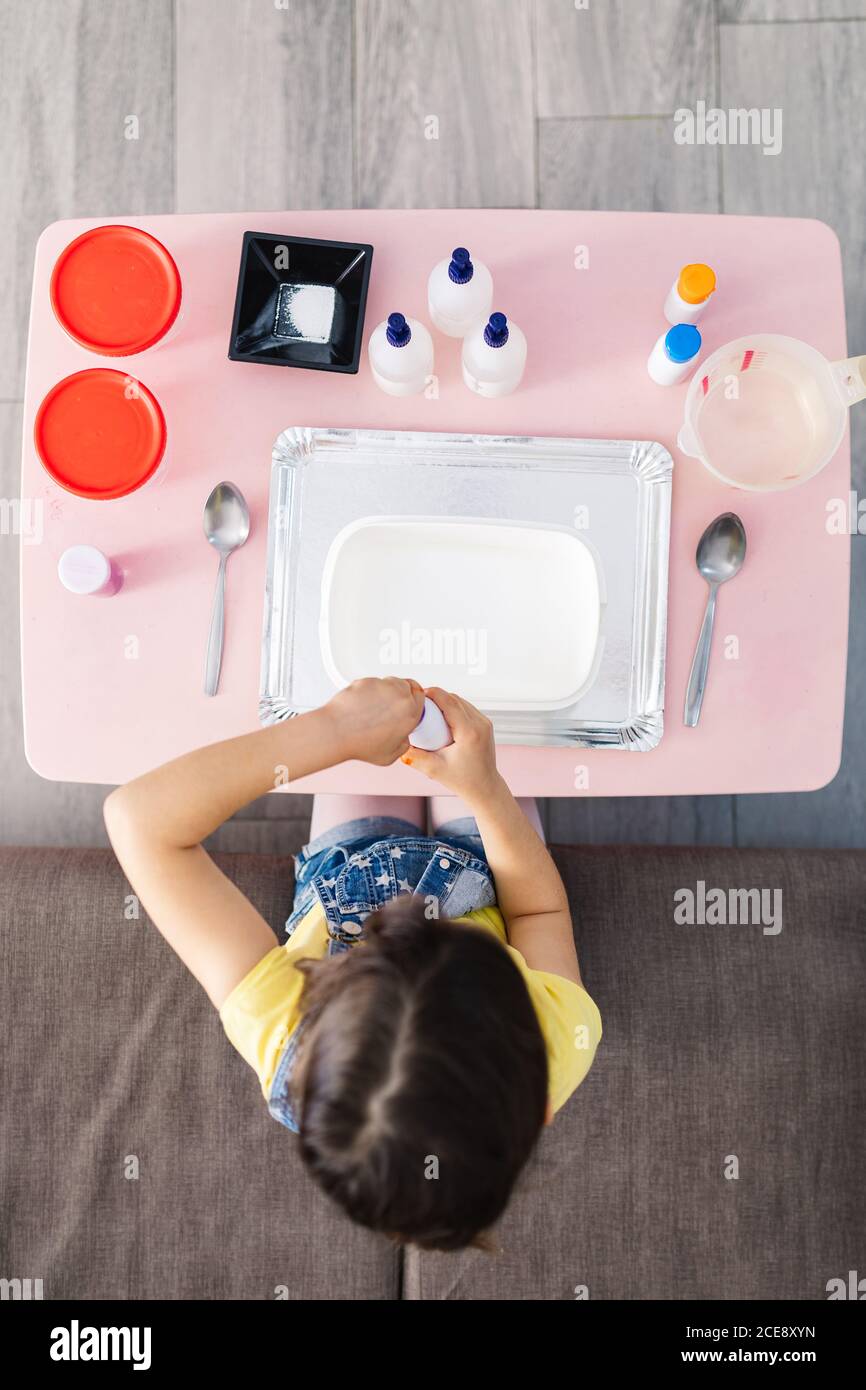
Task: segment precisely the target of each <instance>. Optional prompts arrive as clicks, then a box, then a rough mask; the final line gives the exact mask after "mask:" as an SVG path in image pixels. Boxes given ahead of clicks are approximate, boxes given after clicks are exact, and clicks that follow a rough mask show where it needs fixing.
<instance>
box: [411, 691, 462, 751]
mask: <svg viewBox="0 0 866 1390" xmlns="http://www.w3.org/2000/svg"><path fill="white" fill-rule="evenodd" d="M409 742H410V743H411V745H412V747H413V748H425V749H426V750H427V751H428V752H430V753H437V752H438V751H439V749H440V748H447V747H448V744H449V743H453V742H454V740H453V738H452V737H451V730H450V729H449V728H448V725H447V723H446V722H445V715H444V714H443V713H442V711H441V709H440V708H439V706H438V705H437V704H436V703H435V701H433V700H431V699H430V697H429V696H427V697H426V698H425V700H424V713H423V714H422V715H421V718H420V719H419V721H418V723H417V724H416V725H415V728H414V729H413V730H412V732H411V734H410V735H409Z"/></svg>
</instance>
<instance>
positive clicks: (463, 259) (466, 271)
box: [448, 246, 475, 285]
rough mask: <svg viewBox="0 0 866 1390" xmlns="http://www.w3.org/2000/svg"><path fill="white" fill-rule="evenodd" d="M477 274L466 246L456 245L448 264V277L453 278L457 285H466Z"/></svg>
mask: <svg viewBox="0 0 866 1390" xmlns="http://www.w3.org/2000/svg"><path fill="white" fill-rule="evenodd" d="M474 274H475V267H474V265H473V264H472V261H471V259H470V256H469V252H468V251H467V250H466V247H465V246H455V247H454V250H453V251H452V252H451V263H450V265H449V266H448V277H449V279H451V280H453V281H454V283H455V285H466V284H468V283H469V281H470V280H471V279H472V276H473V275H474Z"/></svg>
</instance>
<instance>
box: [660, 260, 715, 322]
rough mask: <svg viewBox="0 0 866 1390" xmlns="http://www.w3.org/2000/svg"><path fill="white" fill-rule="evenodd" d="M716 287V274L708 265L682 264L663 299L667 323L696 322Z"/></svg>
mask: <svg viewBox="0 0 866 1390" xmlns="http://www.w3.org/2000/svg"><path fill="white" fill-rule="evenodd" d="M715 288H716V275H715V271H714V270H713V269H712V267H711V266H708V265H701V264H695V265H684V266H683V268H682V270H681V271H680V273H679V275H678V276H677V278H676V280H675V281H674V283H673V284H672V285H671V288H670V292H669V294H668V297H667V299H666V300H665V318H666V319H667V321H668V323H697V321H698V319H699V318H700V317H701V314H702V313H703V312H704V310H705V309H706V307H707V305H708V304H709V302H710V295H711V294H712V293H713V291H714V290H715Z"/></svg>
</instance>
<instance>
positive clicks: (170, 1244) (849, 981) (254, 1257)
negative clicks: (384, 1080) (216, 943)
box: [0, 848, 866, 1299]
mask: <svg viewBox="0 0 866 1390" xmlns="http://www.w3.org/2000/svg"><path fill="white" fill-rule="evenodd" d="M554 853H555V856H556V859H557V863H558V865H559V868H560V870H561V872H562V874H563V877H564V879H565V882H566V884H567V887H568V891H569V894H570V897H571V901H572V904H573V908H574V916H575V922H576V931H577V939H578V948H579V951H580V957H581V962H582V965H583V969H584V974H585V977H586V982H587V985H588V987H589V989H590V991H591V992H592V994H593V995H594V997H595V998H596V1000H597V1001H598V1004H599V1006H600V1008H601V1012H602V1016H603V1019H604V1027H605V1036H604V1040H603V1042H602V1046H601V1048H600V1050H599V1053H598V1057H597V1059H596V1063H595V1066H594V1068H593V1070H592V1072H591V1073H590V1076H589V1077H588V1079H587V1081H586V1082H585V1083H584V1085H583V1086H582V1087H581V1088H580V1090H579V1091H578V1092H577V1094H576V1095H575V1096H574V1098H573V1099H572V1101H571V1102H570V1103H569V1105H568V1106H567V1107H566V1109H565V1110H564V1111H563V1112H562V1113H561V1114H560V1116H559V1118H558V1119H557V1121H556V1122H555V1124H554V1125H553V1126H552V1127H551V1128H550V1129H549V1130H548V1131H547V1132H546V1134H545V1135H544V1138H543V1140H542V1142H541V1144H540V1146H539V1149H538V1152H537V1154H536V1157H535V1160H534V1162H533V1163H532V1165H531V1169H530V1171H528V1172H527V1173H526V1174H525V1177H524V1180H523V1183H522V1187H521V1190H520V1192H519V1193H518V1194H517V1195H516V1196H515V1198H514V1201H513V1203H512V1205H511V1207H510V1210H509V1211H508V1213H507V1215H506V1217H505V1219H504V1220H503V1222H502V1224H501V1227H500V1228H499V1230H498V1232H497V1239H498V1242H499V1244H500V1246H501V1250H500V1252H499V1253H497V1254H493V1255H491V1254H483V1253H479V1252H475V1251H470V1252H466V1253H461V1254H458V1255H447V1256H446V1255H428V1254H419V1253H418V1252H417V1251H413V1250H407V1251H400V1250H398V1249H396V1248H394V1247H393V1246H392V1245H390V1244H389V1243H388V1242H387V1241H385V1240H382V1239H379V1238H377V1237H375V1236H372V1235H369V1234H367V1233H366V1232H364V1231H362V1230H359V1229H357V1228H354V1227H352V1226H351V1225H350V1224H349V1223H348V1222H347V1221H346V1220H345V1219H344V1218H343V1217H342V1215H341V1214H340V1213H339V1212H338V1211H337V1210H335V1209H332V1208H331V1206H330V1204H329V1202H328V1200H327V1199H326V1198H325V1197H324V1196H323V1195H322V1194H320V1193H319V1191H318V1190H317V1189H316V1187H315V1186H314V1185H313V1184H312V1182H311V1181H310V1180H309V1179H308V1178H307V1177H306V1175H305V1173H304V1171H303V1169H302V1167H301V1165H300V1163H299V1161H298V1158H297V1155H296V1153H295V1149H294V1142H295V1141H294V1140H293V1139H292V1137H291V1136H290V1135H289V1134H288V1133H287V1132H286V1131H285V1130H283V1129H282V1128H281V1127H280V1126H278V1125H277V1124H275V1123H274V1122H273V1121H272V1120H271V1119H270V1118H269V1117H268V1115H267V1112H266V1109H265V1106H264V1104H263V1102H262V1099H261V1096H260V1094H259V1093H258V1088H257V1084H256V1081H255V1078H254V1076H253V1074H252V1072H251V1071H250V1070H249V1069H248V1068H247V1067H246V1065H245V1063H244V1062H243V1061H242V1060H241V1059H240V1057H238V1056H237V1055H236V1054H235V1053H234V1052H233V1050H232V1049H231V1047H230V1046H229V1044H228V1043H227V1041H226V1040H225V1038H224V1036H223V1034H222V1031H221V1028H220V1024H219V1020H218V1018H217V1016H216V1014H215V1013H214V1011H213V1010H212V1009H211V1008H210V1006H209V1004H208V1003H207V1000H206V999H205V997H204V995H203V993H202V992H201V990H200V989H199V987H198V986H197V985H196V984H195V983H194V982H193V981H192V980H191V979H190V978H189V977H188V976H187V975H186V973H185V972H184V970H183V968H182V967H181V965H180V964H179V963H178V962H177V961H176V960H175V959H174V957H173V956H172V954H171V952H170V951H169V950H168V948H167V947H166V946H165V945H164V943H163V942H162V940H161V938H160V937H159V936H158V935H157V933H156V932H155V931H154V930H153V929H152V928H151V927H150V925H149V924H148V923H146V922H145V921H143V920H141V921H136V920H134V919H129V918H128V917H127V916H126V915H125V907H126V901H125V895H126V894H127V893H128V892H129V888H128V886H127V885H126V883H125V881H124V878H123V875H122V874H121V873H120V871H119V869H118V867H117V865H116V863H115V861H114V859H113V857H112V856H111V855H110V854H109V853H108V852H105V851H101V850H92V851H82V850H60V849H57V850H38V849H6V850H0V879H2V889H0V913H2V951H3V962H2V972H0V978H2V991H3V999H2V1013H3V1020H4V1046H3V1077H2V1091H0V1098H2V1145H0V1147H2V1153H0V1189H2V1215H0V1277H3V1278H7V1279H12V1278H18V1279H28V1278H29V1279H31V1280H32V1279H42V1281H43V1292H44V1297H45V1298H47V1299H48V1298H73V1299H95V1298H109V1299H111V1298H115V1299H126V1298H136V1299H139V1298H177V1299H194V1298H205V1299H216V1298H232V1299H270V1298H274V1297H275V1296H276V1293H275V1291H279V1292H280V1293H281V1294H282V1296H288V1297H289V1298H293V1299H304V1298H315V1299H338V1298H352V1299H356V1298H357V1299H397V1298H410V1299H419V1298H426V1299H431V1298H432V1299H445V1298H452V1299H572V1298H574V1297H575V1289H576V1288H578V1287H579V1286H586V1287H587V1289H588V1292H589V1296H590V1297H591V1298H594V1299H604V1298H613V1299H648V1298H666V1299H687V1298H699V1299H715V1298H730V1297H740V1298H747V1299H756V1298H770V1299H794V1298H806V1299H822V1298H826V1284H827V1281H828V1280H829V1279H831V1278H836V1277H842V1278H847V1274H848V1271H849V1270H853V1269H859V1270H861V1271H862V1272H866V1242H864V1225H866V1222H864V1209H863V1206H864V1204H863V1201H862V1191H863V1174H864V1171H866V1152H864V1150H866V1135H864V1114H866V1106H864V1100H866V1080H864V1078H866V1029H864V996H866V988H864V986H866V907H864V903H866V853H859V852H826V851H822V852H782V851H763V852H756V851H749V852H740V851H732V850H707V849H701V850H699V851H698V850H692V849H673V850H671V849H659V848H652V849H632V848H612V849H596V848H593V849H582V848H559V849H555V850H554ZM221 863H222V865H223V867H224V868H225V869H226V871H227V872H228V873H229V874H230V875H231V876H232V877H233V878H234V879H235V880H236V882H237V883H238V884H239V885H240V887H241V888H242V889H243V891H244V892H246V893H248V894H249V895H250V897H251V898H252V899H253V900H254V901H255V902H256V904H257V905H258V907H259V909H260V910H261V911H262V912H263V913H264V914H265V916H266V917H267V919H268V920H269V921H271V922H272V923H274V924H275V926H278V925H279V924H280V923H281V922H282V921H283V920H284V919H285V917H286V915H287V912H288V910H289V904H290V901H291V894H292V876H291V860H290V859H289V858H286V859H281V858H272V857H266V856H255V855H230V856H222V857H221ZM698 880H703V881H705V882H706V883H707V884H708V885H711V886H718V887H723V888H726V889H727V888H741V887H753V886H756V887H763V888H770V889H776V888H779V889H781V890H782V892H783V909H784V924H783V928H782V931H781V932H779V933H778V934H777V935H768V934H765V933H764V932H763V931H762V929H761V927H760V925H756V926H749V925H741V926H726V927H721V926H685V925H682V926H680V925H677V924H676V923H675V922H674V894H675V892H676V890H677V889H679V888H683V887H692V888H694V887H695V885H696V883H697V881H698ZM729 1156H735V1158H736V1161H737V1162H738V1165H739V1176H738V1178H737V1179H735V1180H733V1179H730V1178H727V1177H726V1176H725V1166H726V1164H728V1166H729V1168H730V1166H731V1164H732V1160H731V1158H730V1157H729Z"/></svg>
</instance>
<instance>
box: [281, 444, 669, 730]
mask: <svg viewBox="0 0 866 1390" xmlns="http://www.w3.org/2000/svg"><path fill="white" fill-rule="evenodd" d="M672 473H673V461H672V459H671V456H670V454H669V453H668V451H667V450H666V449H665V448H663V447H662V445H661V444H656V443H652V442H648V441H645V440H598V439H545V438H540V437H533V436H503V437H499V436H495V435H477V434H425V433H409V432H401V431H398V430H343V429H319V428H313V427H302V426H296V427H293V428H290V429H287V430H284V431H283V433H282V434H281V435H280V436H279V438H278V439H277V441H276V443H275V445H274V452H273V463H272V471H271V492H270V511H269V519H268V564H267V580H266V587H265V610H264V628H263V634H262V668H261V687H260V703H259V717H260V719H261V721H262V723H264V724H273V723H276V722H277V721H279V720H282V719H288V718H291V717H292V716H293V715H295V714H301V713H303V712H304V711H305V710H309V709H315V708H317V707H318V706H319V705H322V704H324V703H325V701H326V700H328V699H330V697H331V696H332V695H333V694H334V686H333V684H332V682H331V680H330V679H329V677H328V675H327V673H326V671H325V667H324V664H323V661H322V656H321V652H320V645H319V613H320V606H321V583H322V572H323V568H324V563H325V557H326V555H327V553H328V550H329V548H330V546H331V542H332V541H333V540H334V538H335V536H336V535H337V534H338V533H339V532H340V531H341V530H342V529H343V527H344V526H347V525H348V524H349V523H350V522H352V521H357V520H359V519H361V518H362V517H368V516H375V515H382V514H387V515H389V516H403V515H405V516H414V517H417V516H421V515H424V516H453V517H462V518H466V517H479V518H482V519H501V520H506V521H522V522H530V523H537V524H538V525H540V526H557V527H562V526H569V527H572V526H573V527H575V528H576V529H577V531H578V533H579V534H580V535H581V537H582V538H583V539H585V540H586V541H588V542H589V544H590V545H591V546H592V547H593V548H594V550H595V553H596V555H597V557H598V559H599V562H600V565H601V569H602V573H603V576H604V586H605V591H606V608H605V612H604V620H603V625H602V635H601V648H600V656H599V660H598V674H597V676H596V679H595V681H594V682H593V684H592V686H591V688H590V689H589V690H587V691H586V693H585V694H584V695H582V696H581V697H580V699H578V700H577V701H576V702H575V703H574V704H573V705H571V706H569V707H568V708H567V709H557V710H547V711H542V712H538V711H507V710H506V711H501V710H498V711H496V712H495V713H492V714H491V718H492V719H493V723H494V727H495V731H496V738H497V742H499V743H515V744H525V745H533V746H541V747H556V746H563V745H566V746H571V747H575V748H626V749H630V750H632V751H637V752H644V751H648V750H649V749H651V748H655V747H656V746H657V744H658V743H659V741H660V739H661V737H662V733H663V731H664V676H665V636H666V620H667V581H668V547H669V540H670V506H671V479H672ZM395 582H398V581H397V578H396V577H395ZM455 621H457V619H455ZM567 640H568V633H567V632H563V641H567ZM371 674H375V672H371ZM409 674H411V673H409ZM454 684H455V686H456V688H458V689H459V676H458V675H455V678H454Z"/></svg>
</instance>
